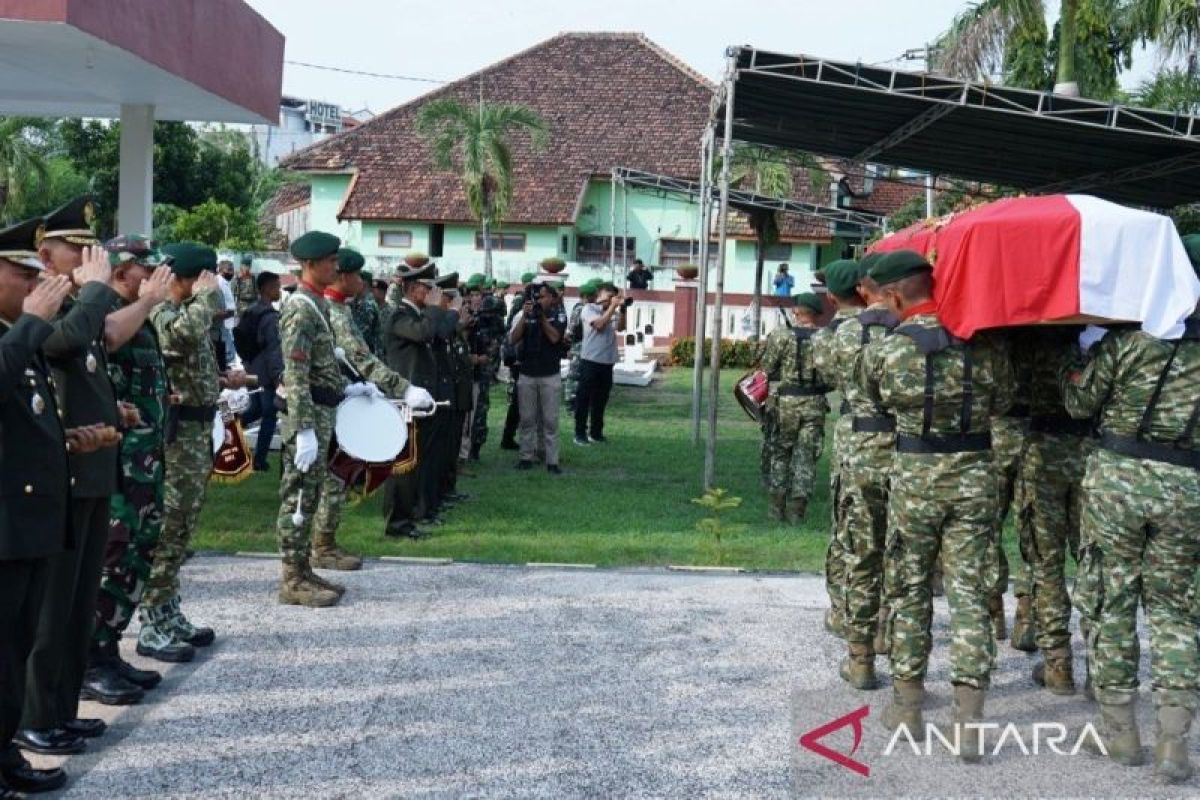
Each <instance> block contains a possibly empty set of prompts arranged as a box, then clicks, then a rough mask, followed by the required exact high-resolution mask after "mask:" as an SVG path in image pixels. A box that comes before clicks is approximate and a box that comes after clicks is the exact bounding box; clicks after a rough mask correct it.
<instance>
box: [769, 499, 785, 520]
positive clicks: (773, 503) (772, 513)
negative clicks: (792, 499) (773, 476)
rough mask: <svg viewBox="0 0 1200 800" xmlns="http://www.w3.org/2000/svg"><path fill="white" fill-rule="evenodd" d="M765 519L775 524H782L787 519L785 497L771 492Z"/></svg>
mask: <svg viewBox="0 0 1200 800" xmlns="http://www.w3.org/2000/svg"><path fill="white" fill-rule="evenodd" d="M767 519H770V520H774V521H775V522H783V521H785V520H786V519H787V495H786V494H781V493H779V492H771V498H770V502H769V505H768V506H767Z"/></svg>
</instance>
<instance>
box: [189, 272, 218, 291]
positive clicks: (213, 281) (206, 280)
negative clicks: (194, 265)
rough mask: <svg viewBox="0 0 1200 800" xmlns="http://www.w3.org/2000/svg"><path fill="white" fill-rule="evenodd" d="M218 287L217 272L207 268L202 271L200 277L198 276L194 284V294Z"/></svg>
mask: <svg viewBox="0 0 1200 800" xmlns="http://www.w3.org/2000/svg"><path fill="white" fill-rule="evenodd" d="M216 288H217V273H215V272H209V271H207V270H205V271H204V272H201V273H200V277H199V278H196V282H195V283H194V284H192V294H193V295H197V294H200V293H201V292H206V291H210V290H212V289H216Z"/></svg>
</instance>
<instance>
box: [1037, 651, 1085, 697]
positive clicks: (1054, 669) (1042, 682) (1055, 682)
mask: <svg viewBox="0 0 1200 800" xmlns="http://www.w3.org/2000/svg"><path fill="white" fill-rule="evenodd" d="M1071 666H1072V665H1071V648H1070V647H1058V648H1055V649H1054V650H1047V651H1046V652H1045V653H1043V654H1042V660H1041V662H1039V663H1038V664H1035V665H1034V667H1033V682H1034V683H1036V684H1037V685H1038V686H1044V687H1046V688H1047V689H1049V690H1050V692H1051V694H1061V695H1064V696H1065V695H1071V694H1075V676H1074V675H1073V674H1072V672H1071Z"/></svg>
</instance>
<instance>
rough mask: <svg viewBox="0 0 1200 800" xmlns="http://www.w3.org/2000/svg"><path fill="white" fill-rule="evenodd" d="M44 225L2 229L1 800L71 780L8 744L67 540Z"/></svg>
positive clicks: (55, 304)
mask: <svg viewBox="0 0 1200 800" xmlns="http://www.w3.org/2000/svg"><path fill="white" fill-rule="evenodd" d="M40 229H41V220H30V221H28V222H23V223H21V224H19V225H15V226H13V227H10V228H7V229H5V230H2V231H0V277H2V278H3V279H2V280H0V448H2V449H0V485H2V486H3V489H4V502H3V503H0V797H3V798H6V800H7V798H17V797H21V796H22V795H20V794H17V792H46V791H52V790H54V789H58V788H59V787H61V786H62V785H63V784H64V783H65V782H66V779H67V777H66V775H65V774H64V773H63V771H62V770H61V769H57V768H55V769H48V770H39V769H34V768H33V767H31V766H30V765H29V762H28V761H26V760H25V757H24V756H22V755H21V751H20V750H18V749H17V747H16V746H15V745H14V744H13V735H14V734H15V733H16V732H17V727H18V725H19V723H20V720H21V706H22V705H23V703H24V701H25V685H26V678H27V673H26V665H27V663H28V658H29V652H30V650H31V649H32V648H33V645H34V638H35V635H36V632H37V628H38V619H39V616H40V611H41V608H42V605H43V600H44V598H45V591H46V583H47V577H48V575H49V573H50V570H51V563H52V562H53V561H55V560H56V559H59V558H61V557H62V555H63V553H64V550H65V549H66V548H67V547H69V546H70V538H71V532H70V529H69V527H68V525H69V523H68V516H69V512H68V495H69V492H70V487H69V482H70V468H69V465H68V461H67V440H66V438H65V432H64V431H63V427H62V420H61V414H60V413H59V408H58V401H57V399H56V395H57V393H56V391H55V387H54V379H53V378H52V377H51V372H50V367H49V365H48V363H47V362H46V359H45V357H44V356H43V355H42V353H41V347H42V345H43V344H44V343H45V342H46V340H47V339H49V338H50V336H52V335H54V333H55V329H54V328H53V327H52V326H51V325H50V323H49V321H50V320H52V319H54V318H55V316H56V315H57V313H58V310H59V307H60V305H61V303H62V301H63V299H64V298H65V297H66V293H67V289H68V287H69V285H70V283H69V280H68V279H67V278H65V277H57V278H53V279H51V280H49V281H47V282H46V283H44V284H42V285H41V286H40V287H38V288H37V289H35V288H34V287H35V286H37V280H38V276H39V274H40V273H42V271H43V269H44V268H43V265H42V262H41V261H40V260H39V259H38V252H37V251H38V246H37V242H36V238H37V234H38V231H39V230H40ZM76 313H80V312H76ZM3 456H7V457H3ZM60 633H61V631H60Z"/></svg>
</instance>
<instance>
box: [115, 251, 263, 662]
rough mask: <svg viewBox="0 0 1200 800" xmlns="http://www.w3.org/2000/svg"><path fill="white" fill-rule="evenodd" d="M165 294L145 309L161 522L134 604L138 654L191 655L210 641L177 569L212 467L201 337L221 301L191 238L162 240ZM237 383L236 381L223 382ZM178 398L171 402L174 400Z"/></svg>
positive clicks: (212, 404) (213, 363)
mask: <svg viewBox="0 0 1200 800" xmlns="http://www.w3.org/2000/svg"><path fill="white" fill-rule="evenodd" d="M163 254H164V255H166V256H168V257H169V258H170V259H171V272H172V273H173V274H174V278H173V279H172V280H171V287H170V297H169V298H168V299H167V301H166V302H164V303H162V304H161V305H159V306H158V307H156V308H155V309H154V311H153V312H151V314H150V322H151V324H152V325H153V326H154V332H155V334H156V335H157V337H158V343H159V347H161V349H162V355H163V361H164V362H165V363H166V365H167V380H168V383H169V384H170V387H171V391H172V392H173V397H172V401H173V402H172V404H171V405H170V407H169V408H168V409H167V420H166V424H165V428H164V431H163V439H164V459H165V463H166V472H165V482H164V486H163V524H162V532H161V533H160V534H159V538H158V544H157V545H156V546H155V548H154V561H153V563H152V564H151V566H150V575H149V577H148V578H147V579H146V587H145V590H144V592H143V594H142V602H141V605H140V606H139V607H138V619H139V620H140V621H141V623H142V629H141V631H140V632H139V633H138V643H137V652H138V655H143V656H147V657H148V658H153V659H157V660H158V661H167V662H181V661H191V660H192V659H193V658H195V656H196V650H195V648H196V647H207V646H209V645H210V644H212V643H213V640H214V638H215V633H214V632H213V630H212V628H205V627H197V626H195V625H193V624H192V623H191V621H189V620H188V618H187V616H186V615H185V614H184V613H183V609H182V608H181V607H180V600H179V569H180V567H182V566H183V562H184V559H185V558H186V556H187V548H188V545H189V543H190V542H191V540H192V536H193V534H195V532H196V523H197V522H198V521H199V518H200V509H201V507H202V506H203V505H204V495H205V490H206V489H207V487H208V477H209V474H210V473H211V472H212V466H213V447H212V430H213V419H214V418H215V416H216V413H217V398H218V396H219V395H220V392H221V387H220V380H221V378H220V372H219V369H218V366H217V354H216V351H215V350H214V349H213V345H212V339H211V337H210V336H209V331H210V330H211V326H212V322H213V320H219V319H222V318H223V317H222V316H221V309H222V308H224V305H223V303H222V300H221V295H220V290H219V288H218V284H217V276H216V275H215V274H214V273H213V272H212V270H214V269H215V268H216V266H217V254H216V253H215V252H214V251H213V249H212V248H211V247H207V246H205V245H202V244H196V243H194V242H181V243H178V244H170V245H167V246H166V247H164V248H163ZM230 385H231V388H237V386H240V385H241V383H240V381H239V382H237V383H236V384H230ZM174 401H178V402H174Z"/></svg>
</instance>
